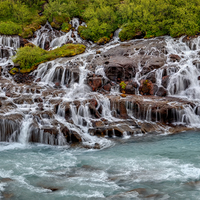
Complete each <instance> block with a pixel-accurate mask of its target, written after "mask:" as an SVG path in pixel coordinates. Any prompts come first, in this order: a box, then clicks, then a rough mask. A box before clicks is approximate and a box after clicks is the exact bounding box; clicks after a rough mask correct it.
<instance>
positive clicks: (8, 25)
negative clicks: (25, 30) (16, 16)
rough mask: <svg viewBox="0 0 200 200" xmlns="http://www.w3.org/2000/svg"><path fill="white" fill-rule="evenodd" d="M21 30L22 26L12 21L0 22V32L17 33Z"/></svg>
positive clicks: (5, 33) (6, 33)
mask: <svg viewBox="0 0 200 200" xmlns="http://www.w3.org/2000/svg"><path fill="white" fill-rule="evenodd" d="M21 32H22V27H21V26H20V25H19V24H16V23H14V22H11V21H8V22H0V34H4V35H18V34H20V33H21Z"/></svg>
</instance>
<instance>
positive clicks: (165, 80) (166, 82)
mask: <svg viewBox="0 0 200 200" xmlns="http://www.w3.org/2000/svg"><path fill="white" fill-rule="evenodd" d="M169 78H170V76H169V75H168V76H163V77H162V83H161V84H162V86H163V87H164V88H167V86H168V84H169V80H170V79H169Z"/></svg>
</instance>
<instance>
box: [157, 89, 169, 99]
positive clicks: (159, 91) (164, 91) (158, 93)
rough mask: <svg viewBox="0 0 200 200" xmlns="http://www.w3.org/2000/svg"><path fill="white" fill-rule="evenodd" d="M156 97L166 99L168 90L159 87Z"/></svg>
mask: <svg viewBox="0 0 200 200" xmlns="http://www.w3.org/2000/svg"><path fill="white" fill-rule="evenodd" d="M156 95H157V96H160V97H165V96H166V95H167V90H166V89H165V88H164V87H159V88H158V90H157V92H156Z"/></svg>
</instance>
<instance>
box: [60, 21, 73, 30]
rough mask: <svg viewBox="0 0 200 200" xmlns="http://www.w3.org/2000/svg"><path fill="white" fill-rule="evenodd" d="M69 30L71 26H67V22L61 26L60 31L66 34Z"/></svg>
mask: <svg viewBox="0 0 200 200" xmlns="http://www.w3.org/2000/svg"><path fill="white" fill-rule="evenodd" d="M70 28H71V24H69V23H67V22H64V23H63V24H62V29H61V30H62V31H63V32H68V31H69V30H70Z"/></svg>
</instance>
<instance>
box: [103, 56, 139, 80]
mask: <svg viewBox="0 0 200 200" xmlns="http://www.w3.org/2000/svg"><path fill="white" fill-rule="evenodd" d="M136 67H137V66H136V65H135V63H134V62H133V61H132V59H130V58H127V57H125V56H113V57H111V58H110V59H109V60H107V61H106V62H105V64H104V68H105V73H106V76H107V77H108V78H109V79H110V80H111V81H115V82H121V81H122V80H127V81H128V80H130V79H131V78H133V77H135V74H136Z"/></svg>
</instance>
